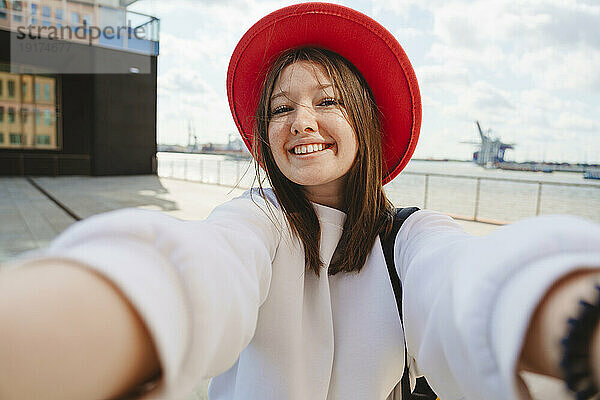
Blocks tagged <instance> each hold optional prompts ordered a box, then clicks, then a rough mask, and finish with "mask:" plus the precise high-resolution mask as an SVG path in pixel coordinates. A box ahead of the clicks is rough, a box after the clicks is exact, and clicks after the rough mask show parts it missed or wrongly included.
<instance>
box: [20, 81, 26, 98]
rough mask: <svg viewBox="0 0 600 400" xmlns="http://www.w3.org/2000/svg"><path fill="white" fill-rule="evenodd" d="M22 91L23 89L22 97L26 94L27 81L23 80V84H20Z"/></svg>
mask: <svg viewBox="0 0 600 400" xmlns="http://www.w3.org/2000/svg"><path fill="white" fill-rule="evenodd" d="M21 89H22V91H23V95H22V96H23V97H25V96H27V82H23V86H22V88H21Z"/></svg>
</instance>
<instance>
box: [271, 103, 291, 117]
mask: <svg viewBox="0 0 600 400" xmlns="http://www.w3.org/2000/svg"><path fill="white" fill-rule="evenodd" d="M291 110H292V108H291V107H290V106H286V105H281V106H278V107H275V109H273V110H271V115H278V114H283V113H284V112H287V111H291Z"/></svg>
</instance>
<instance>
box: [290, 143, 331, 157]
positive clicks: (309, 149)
mask: <svg viewBox="0 0 600 400" xmlns="http://www.w3.org/2000/svg"><path fill="white" fill-rule="evenodd" d="M332 146H333V143H315V144H302V145H300V146H296V147H294V148H293V149H291V150H290V153H292V154H298V155H301V154H312V153H318V152H319V151H323V150H327V149H329V148H331V147H332Z"/></svg>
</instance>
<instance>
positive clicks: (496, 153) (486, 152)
mask: <svg viewBox="0 0 600 400" xmlns="http://www.w3.org/2000/svg"><path fill="white" fill-rule="evenodd" d="M475 125H477V131H478V133H479V137H480V138H481V142H461V143H468V144H474V145H477V146H479V149H478V150H476V151H475V152H474V153H473V162H475V164H477V165H481V166H484V167H489V166H494V165H496V164H499V163H503V162H504V152H505V151H506V150H508V149H514V143H503V142H502V141H501V140H500V138H497V137H492V134H491V129H488V130H487V131H486V132H485V133H484V132H483V129H481V125H480V124H479V121H475Z"/></svg>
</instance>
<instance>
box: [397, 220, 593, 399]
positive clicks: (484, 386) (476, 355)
mask: <svg viewBox="0 0 600 400" xmlns="http://www.w3.org/2000/svg"><path fill="white" fill-rule="evenodd" d="M395 251H396V257H395V260H396V263H397V264H396V267H397V268H399V269H400V271H399V273H400V276H401V279H402V283H403V308H404V327H405V330H406V341H407V347H408V350H409V354H410V356H411V357H412V358H413V359H414V360H413V361H412V362H413V367H416V368H414V369H417V370H418V372H420V373H423V374H425V375H426V376H427V378H428V381H429V383H430V384H431V386H432V388H433V389H434V390H435V391H436V392H437V394H438V395H439V396H440V398H444V397H447V398H454V397H456V398H459V397H461V396H462V397H465V398H468V399H470V398H473V399H476V398H477V399H479V398H485V399H498V400H506V399H518V398H526V394H525V393H524V391H523V389H524V387H523V385H522V382H521V381H520V379H519V376H518V374H517V371H518V370H519V368H522V367H523V366H527V368H528V369H533V370H534V371H535V372H539V373H543V374H550V375H554V376H560V372H559V371H558V365H557V364H556V360H558V359H559V358H560V354H561V353H562V351H561V348H560V347H561V345H560V339H561V338H562V337H563V336H564V334H565V332H566V321H567V319H568V315H565V314H568V312H567V310H568V307H573V308H577V307H578V302H579V299H580V298H582V297H585V293H589V294H592V292H593V291H594V284H593V283H591V282H593V280H592V281H591V282H588V283H587V284H585V285H584V283H583V280H581V281H580V279H579V278H576V275H572V274H577V273H578V271H582V270H584V269H585V268H588V270H591V269H595V270H596V271H600V226H599V225H598V224H594V223H592V222H591V221H586V220H583V219H579V218H575V217H567V216H546V217H538V218H534V219H529V220H524V221H520V222H518V223H515V224H511V225H507V226H504V227H502V228H500V229H497V230H496V231H495V232H493V233H492V234H490V235H487V236H485V237H473V236H470V235H468V234H467V233H466V232H464V230H463V229H462V228H461V227H460V226H458V224H456V223H455V222H454V221H452V220H451V219H450V218H448V217H445V216H443V215H440V214H437V213H433V212H430V211H419V212H417V213H415V214H413V215H412V216H411V217H409V218H408V219H407V220H406V222H405V223H404V225H403V226H402V228H401V229H400V232H399V233H398V236H397V238H396V246H395ZM398 262H399V263H400V264H398ZM569 277H571V278H569ZM581 279H584V278H583V275H582V277H581ZM587 279H591V276H589V277H587V278H586V280H587ZM573 285H575V286H573ZM578 285H583V286H585V288H582V286H578ZM578 287H579V288H581V290H582V291H580V289H578ZM586 291H587V292H586ZM567 297H569V298H572V301H571V300H566V298H567ZM544 299H545V300H544ZM567 303H569V304H567ZM563 307H566V308H563ZM560 310H563V315H560V312H561V311H560ZM536 311H537V312H536ZM576 315H577V314H573V316H576ZM528 338H530V339H528ZM534 342H535V343H534ZM550 348H551V349H550ZM409 361H410V360H409Z"/></svg>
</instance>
